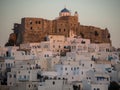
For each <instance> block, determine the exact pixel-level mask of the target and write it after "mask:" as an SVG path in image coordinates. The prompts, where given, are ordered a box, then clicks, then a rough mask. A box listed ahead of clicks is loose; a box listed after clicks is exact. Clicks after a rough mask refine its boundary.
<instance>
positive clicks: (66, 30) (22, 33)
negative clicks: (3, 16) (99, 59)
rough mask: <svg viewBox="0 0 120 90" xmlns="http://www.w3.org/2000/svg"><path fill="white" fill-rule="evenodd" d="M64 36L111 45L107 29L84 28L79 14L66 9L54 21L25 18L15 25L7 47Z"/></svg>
mask: <svg viewBox="0 0 120 90" xmlns="http://www.w3.org/2000/svg"><path fill="white" fill-rule="evenodd" d="M51 34H52V35H64V36H65V37H75V36H81V37H82V38H85V39H90V41H91V43H110V44H111V40H110V33H109V31H108V29H107V28H105V29H101V28H98V27H94V26H84V25H81V24H80V22H79V21H78V13H77V12H75V13H74V15H71V12H70V11H69V10H68V9H66V8H64V9H62V10H61V11H60V12H59V17H58V18H56V19H54V20H46V19H43V18H31V17H25V18H22V19H21V24H18V23H15V24H14V27H13V33H12V34H10V36H9V40H8V42H7V43H6V44H5V46H13V45H18V46H19V45H20V44H22V43H32V42H41V41H45V40H46V39H47V36H48V35H51Z"/></svg>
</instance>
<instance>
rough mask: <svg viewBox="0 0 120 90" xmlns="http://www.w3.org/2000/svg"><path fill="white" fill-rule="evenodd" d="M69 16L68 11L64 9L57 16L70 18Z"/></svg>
mask: <svg viewBox="0 0 120 90" xmlns="http://www.w3.org/2000/svg"><path fill="white" fill-rule="evenodd" d="M70 15H71V13H70V11H69V10H68V9H66V8H64V9H62V10H61V11H60V13H59V16H60V17H61V16H70Z"/></svg>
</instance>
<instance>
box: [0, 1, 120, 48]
mask: <svg viewBox="0 0 120 90" xmlns="http://www.w3.org/2000/svg"><path fill="white" fill-rule="evenodd" d="M64 7H66V8H67V9H69V10H70V11H71V13H72V14H74V12H75V11H77V12H78V14H79V22H80V24H81V25H87V26H90V25H91V26H96V27H99V28H102V29H104V28H108V30H109V32H110V34H111V40H112V45H113V46H114V47H116V48H118V47H120V0H0V46H4V44H5V43H6V42H7V41H8V38H9V34H10V33H12V32H13V31H12V29H13V25H14V23H21V18H23V17H37V18H44V19H48V20H53V19H55V18H56V17H58V16H59V12H60V11H61V10H62V9H63V8H64Z"/></svg>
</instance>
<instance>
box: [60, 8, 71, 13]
mask: <svg viewBox="0 0 120 90" xmlns="http://www.w3.org/2000/svg"><path fill="white" fill-rule="evenodd" d="M61 12H70V11H69V10H68V9H66V8H64V9H62V10H61Z"/></svg>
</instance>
